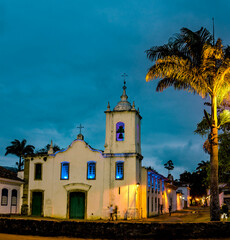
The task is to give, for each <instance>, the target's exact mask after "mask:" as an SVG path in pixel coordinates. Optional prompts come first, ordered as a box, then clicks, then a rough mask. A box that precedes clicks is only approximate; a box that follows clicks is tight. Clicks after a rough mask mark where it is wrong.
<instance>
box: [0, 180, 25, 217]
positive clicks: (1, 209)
mask: <svg viewBox="0 0 230 240" xmlns="http://www.w3.org/2000/svg"><path fill="white" fill-rule="evenodd" d="M4 188H6V189H7V190H8V200H7V205H6V206H3V205H2V204H1V202H0V213H1V214H18V213H20V202H21V196H22V195H21V191H22V182H19V181H15V180H10V179H5V178H0V201H1V199H2V189H4ZM14 189H15V190H17V204H16V206H12V202H11V200H12V190H14Z"/></svg>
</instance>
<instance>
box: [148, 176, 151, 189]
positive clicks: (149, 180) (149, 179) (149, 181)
mask: <svg viewBox="0 0 230 240" xmlns="http://www.w3.org/2000/svg"><path fill="white" fill-rule="evenodd" d="M150 183H151V175H150V173H148V187H150Z"/></svg>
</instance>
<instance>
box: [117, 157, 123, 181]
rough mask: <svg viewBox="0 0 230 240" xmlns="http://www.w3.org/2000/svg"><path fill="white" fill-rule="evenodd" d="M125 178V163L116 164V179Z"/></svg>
mask: <svg viewBox="0 0 230 240" xmlns="http://www.w3.org/2000/svg"><path fill="white" fill-rule="evenodd" d="M123 178H124V162H121V161H119V162H116V179H118V180H120V179H123Z"/></svg>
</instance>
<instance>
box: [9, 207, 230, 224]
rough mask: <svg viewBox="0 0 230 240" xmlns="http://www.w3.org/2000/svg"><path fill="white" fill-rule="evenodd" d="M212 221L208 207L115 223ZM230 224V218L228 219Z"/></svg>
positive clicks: (38, 218) (47, 219) (28, 217)
mask: <svg viewBox="0 0 230 240" xmlns="http://www.w3.org/2000/svg"><path fill="white" fill-rule="evenodd" d="M9 218H11V219H34V220H46V221H58V222H59V221H77V222H108V220H81V219H76V220H74V219H71V220H68V219H57V218H46V217H33V216H11V217H9ZM209 221H210V208H209V207H206V208H203V207H190V208H187V209H183V210H180V211H176V212H172V213H171V216H169V214H168V213H165V214H162V215H159V216H154V217H150V218H144V219H135V220H122V219H121V220H117V221H113V222H160V223H162V222H163V223H164V222H165V223H167V222H168V223H171V222H184V223H192V222H193V223H199V222H209ZM228 222H230V218H229V219H228Z"/></svg>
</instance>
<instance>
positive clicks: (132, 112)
mask: <svg viewBox="0 0 230 240" xmlns="http://www.w3.org/2000/svg"><path fill="white" fill-rule="evenodd" d="M127 98H128V97H127V95H126V86H125V84H124V87H123V93H122V96H121V101H120V102H119V103H118V104H117V105H116V107H115V108H114V109H113V110H111V109H110V105H109V104H108V107H107V110H106V111H105V114H106V137H105V149H104V151H101V150H96V149H93V148H92V147H91V146H90V145H88V144H87V143H86V142H85V141H84V137H83V135H82V134H79V135H78V136H77V139H76V140H74V141H73V142H72V143H71V145H70V146H69V147H67V148H66V149H65V150H61V151H58V152H53V148H52V144H51V147H50V150H49V151H48V154H41V155H34V156H27V158H26V159H25V169H24V182H25V184H24V189H23V204H22V213H24V214H29V215H35V216H36V215H38V216H44V217H55V218H65V219H100V218H102V219H106V218H108V216H109V206H111V205H113V207H115V206H117V208H118V218H122V219H124V218H145V217H148V216H152V215H156V214H159V213H160V210H162V209H163V211H164V212H166V211H167V207H168V205H166V203H167V202H168V200H167V199H166V198H167V194H165V191H166V190H167V189H166V187H165V180H166V178H165V177H163V176H162V175H160V174H158V173H156V172H154V173H153V172H151V174H149V173H148V170H147V169H146V168H143V167H142V159H143V156H142V154H141V116H140V113H139V110H136V108H135V105H134V103H133V105H132V106H131V104H130V103H129V102H128V101H127ZM150 175H151V177H152V178H151V177H150V180H149V177H148V176H150ZM153 177H154V180H152V179H153ZM150 182H151V184H152V185H151V184H150ZM150 185H151V186H150ZM153 185H154V191H153V190H152V188H153ZM155 187H156V189H155ZM150 188H151V189H150ZM175 204H176V203H175Z"/></svg>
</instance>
